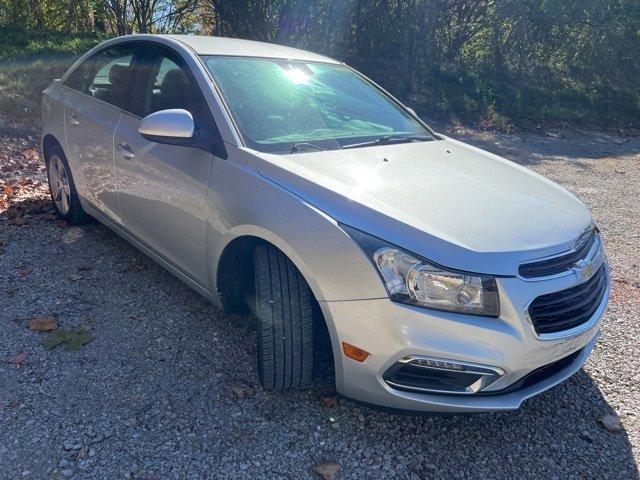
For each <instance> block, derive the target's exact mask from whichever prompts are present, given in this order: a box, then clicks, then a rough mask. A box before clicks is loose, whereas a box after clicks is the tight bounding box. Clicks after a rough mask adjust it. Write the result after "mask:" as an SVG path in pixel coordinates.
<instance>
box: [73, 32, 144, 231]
mask: <svg viewBox="0 0 640 480" xmlns="http://www.w3.org/2000/svg"><path fill="white" fill-rule="evenodd" d="M140 48H141V46H140V45H138V44H122V45H117V46H114V47H112V48H107V49H105V50H102V51H99V52H97V53H96V54H95V55H93V56H92V57H90V58H89V59H87V61H86V62H87V64H86V66H84V65H81V67H84V68H87V69H88V70H89V73H88V74H87V78H86V80H85V81H84V82H83V83H82V84H78V85H77V86H75V87H76V88H74V90H73V91H71V90H70V93H69V95H70V96H69V99H68V101H67V102H66V105H65V128H66V133H67V152H68V154H69V162H70V165H71V170H72V171H73V174H74V177H75V180H76V188H77V189H78V193H79V194H80V196H81V197H82V198H83V199H84V200H86V201H88V202H89V203H91V204H92V205H93V206H94V207H96V208H97V209H98V210H100V211H101V212H103V213H104V214H106V215H107V216H108V217H109V218H111V220H113V221H115V222H118V223H119V222H120V221H121V216H120V206H119V204H118V196H117V185H116V182H115V170H114V164H113V161H114V158H113V134H114V132H115V129H116V126H117V124H118V121H119V119H120V109H121V107H123V106H124V105H126V104H127V102H128V96H129V95H130V91H131V89H130V82H131V78H132V71H133V62H134V58H135V57H136V55H137V53H138V51H139V50H140Z"/></svg>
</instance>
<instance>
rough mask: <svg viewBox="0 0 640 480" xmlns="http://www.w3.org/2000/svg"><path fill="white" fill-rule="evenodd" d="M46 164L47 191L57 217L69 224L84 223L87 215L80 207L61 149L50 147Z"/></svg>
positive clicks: (67, 164) (69, 170)
mask: <svg viewBox="0 0 640 480" xmlns="http://www.w3.org/2000/svg"><path fill="white" fill-rule="evenodd" d="M46 162H47V178H48V180H49V191H50V192H51V199H52V200H53V204H54V205H55V207H56V211H57V212H58V216H60V217H61V218H63V219H65V220H66V221H67V222H68V223H70V224H78V223H82V222H84V221H85V220H86V219H87V214H86V213H85V211H84V210H83V209H82V206H81V205H80V199H79V198H78V192H77V191H76V186H75V183H74V182H73V177H72V176H71V169H70V168H69V163H68V162H67V158H66V157H65V156H64V152H63V151H62V149H61V148H60V147H59V146H57V145H56V146H53V147H51V149H50V151H49V152H48V154H47V158H46Z"/></svg>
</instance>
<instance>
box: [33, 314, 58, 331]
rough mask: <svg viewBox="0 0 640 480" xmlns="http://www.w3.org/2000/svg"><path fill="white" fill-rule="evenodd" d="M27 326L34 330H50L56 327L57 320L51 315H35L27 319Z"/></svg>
mask: <svg viewBox="0 0 640 480" xmlns="http://www.w3.org/2000/svg"><path fill="white" fill-rule="evenodd" d="M27 325H28V327H29V328H30V329H31V330H33V331H35V332H50V331H52V330H55V329H56V328H58V322H56V319H55V318H53V317H36V318H32V319H31V320H29V322H28V323H27Z"/></svg>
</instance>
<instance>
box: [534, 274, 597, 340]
mask: <svg viewBox="0 0 640 480" xmlns="http://www.w3.org/2000/svg"><path fill="white" fill-rule="evenodd" d="M606 287H607V285H606V271H605V266H604V265H602V266H601V267H600V268H599V269H598V271H597V272H596V273H595V274H594V275H593V276H592V277H591V278H590V279H589V280H587V281H586V282H584V283H581V284H580V285H576V286H575V287H571V288H568V289H566V290H561V291H559V292H554V293H548V294H546V295H541V296H540V297H538V298H536V299H535V300H534V301H533V302H531V305H529V317H530V318H531V322H532V323H533V326H534V328H535V330H536V332H537V333H538V334H547V333H555V332H561V331H563V330H568V329H571V328H575V327H577V326H579V325H582V324H583V323H585V322H587V321H588V320H589V319H590V318H591V317H592V316H593V314H594V313H595V312H596V310H597V309H598V306H599V305H600V303H601V302H602V299H603V298H604V294H605V292H606Z"/></svg>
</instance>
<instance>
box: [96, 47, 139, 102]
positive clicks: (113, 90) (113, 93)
mask: <svg viewBox="0 0 640 480" xmlns="http://www.w3.org/2000/svg"><path fill="white" fill-rule="evenodd" d="M140 48H143V47H141V46H139V45H132V44H125V45H117V46H115V47H112V48H108V49H106V50H102V51H100V52H98V53H96V54H95V56H94V57H95V59H94V62H93V68H92V74H91V75H90V76H89V82H88V87H87V92H86V93H88V94H89V95H91V96H93V97H95V98H98V99H100V100H102V101H104V102H107V103H110V104H111V105H115V106H116V107H119V108H123V109H126V108H127V106H128V103H129V95H130V94H131V85H132V83H133V82H134V81H135V75H134V67H133V59H134V57H135V56H136V54H137V52H138V50H139V49H140Z"/></svg>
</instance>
